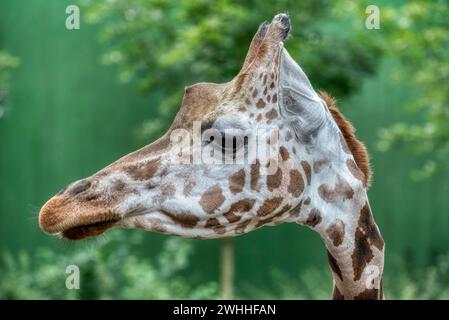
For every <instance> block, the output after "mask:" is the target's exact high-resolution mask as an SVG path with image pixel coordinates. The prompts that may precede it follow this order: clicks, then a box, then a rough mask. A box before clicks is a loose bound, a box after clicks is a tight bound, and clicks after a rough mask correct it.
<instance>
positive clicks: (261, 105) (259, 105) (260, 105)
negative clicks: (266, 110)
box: [256, 99, 265, 109]
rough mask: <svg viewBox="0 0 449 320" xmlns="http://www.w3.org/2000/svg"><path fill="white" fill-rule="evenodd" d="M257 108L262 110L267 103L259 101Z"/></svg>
mask: <svg viewBox="0 0 449 320" xmlns="http://www.w3.org/2000/svg"><path fill="white" fill-rule="evenodd" d="M256 107H257V108H259V109H262V108H263V107H265V101H263V100H262V99H259V100H258V101H257V103H256Z"/></svg>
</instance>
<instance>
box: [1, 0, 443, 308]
mask: <svg viewBox="0 0 449 320" xmlns="http://www.w3.org/2000/svg"><path fill="white" fill-rule="evenodd" d="M73 3H77V4H79V6H80V8H81V29H80V30H72V31H69V30H66V29H65V19H66V14H65V8H66V6H67V5H69V4H73ZM357 3H358V4H355V2H354V1H345V0H338V1H325V0H319V1H288V0H284V1H282V0H279V1H271V2H266V1H262V0H252V1H231V0H218V1H205V0H191V1H176V2H174V1H164V0H128V1H125V0H107V1H93V0H80V1H68V0H61V1H60V0H48V1H47V0H37V1H34V2H28V1H24V0H22V1H13V0H7V1H2V2H0V253H1V255H2V256H3V259H2V262H0V298H3V299H5V298H7V299H13V298H16V299H17V298H19V299H20V298H30V299H33V298H44V299H51V298H73V299H78V298H84V299H96V298H102V299H111V298H125V299H128V298H146V299H156V298H216V297H218V285H217V279H218V272H219V270H218V266H219V244H220V241H217V240H211V241H200V240H188V239H171V240H170V238H169V237H166V236H162V235H157V234H151V233H146V232H143V231H140V230H123V231H117V230H114V231H112V232H110V233H109V234H107V235H106V236H105V237H104V238H101V239H97V240H92V241H88V242H87V243H83V244H76V245H72V244H69V245H67V244H66V243H63V242H61V241H59V240H58V239H53V238H50V237H47V236H45V235H43V234H42V232H41V231H40V230H39V229H38V227H37V212H38V210H39V208H40V207H41V205H42V204H43V202H44V201H45V200H46V199H48V198H49V196H51V195H52V194H54V193H55V192H56V191H57V190H59V189H60V188H61V187H62V186H64V185H66V184H67V183H69V182H71V181H73V180H76V179H79V178H81V177H83V176H87V175H90V174H92V173H93V172H95V171H96V170H98V169H100V168H102V167H104V166H105V165H107V164H109V163H110V162H112V161H114V160H115V159H117V158H118V157H120V156H122V155H124V154H126V153H128V152H130V151H133V150H135V149H137V148H138V147H140V146H142V145H144V144H147V143H149V142H151V141H152V140H153V139H154V138H156V137H157V136H158V135H160V134H161V133H162V132H163V131H164V130H165V129H166V128H167V127H168V126H169V124H170V122H171V119H172V118H173V116H174V114H175V112H176V110H177V108H178V106H179V102H180V98H181V95H182V92H183V87H184V86H186V85H189V84H192V83H195V82H199V81H212V82H224V81H228V80H230V79H231V78H232V76H234V75H235V74H236V72H237V71H238V70H239V68H240V65H241V63H242V62H243V60H244V57H245V54H246V50H247V47H248V45H249V43H250V40H251V37H252V35H253V34H254V32H255V30H257V27H258V25H259V24H260V23H261V22H262V21H264V20H270V19H271V18H272V16H273V15H274V14H276V13H277V12H281V11H287V12H288V13H289V14H290V16H291V19H292V23H293V32H292V36H291V37H290V39H289V40H288V42H287V44H286V47H287V49H288V50H289V52H290V53H291V54H292V56H293V57H294V58H295V59H296V60H297V61H299V63H300V64H301V65H302V67H303V68H304V69H305V71H306V73H307V74H308V75H309V76H310V78H311V80H312V83H313V84H314V85H315V87H316V88H318V89H324V90H326V91H328V92H330V93H331V94H333V95H335V96H336V97H337V98H338V100H339V105H340V108H341V109H342V111H343V112H344V113H345V115H346V116H347V117H348V118H349V119H350V120H351V121H352V122H353V123H354V125H355V127H356V128H358V133H357V134H358V137H359V138H361V139H362V140H364V141H365V142H366V144H367V147H368V149H369V150H370V154H371V156H372V163H373V169H374V183H373V186H372V187H371V189H370V192H369V196H370V200H371V204H372V207H373V211H374V214H375V217H376V220H377V222H378V224H379V226H380V228H381V231H382V234H383V236H384V238H385V241H386V245H387V253H386V271H385V281H384V284H385V289H386V292H387V297H390V298H422V299H425V298H432V299H434V298H446V299H447V298H448V297H449V291H448V290H449V289H448V288H449V284H448V280H449V267H448V265H449V258H448V257H447V253H448V251H449V250H448V249H449V248H448V243H449V232H448V230H449V216H448V214H447V213H448V210H449V200H448V197H447V194H448V192H449V180H448V175H449V170H448V167H447V163H448V161H447V159H448V153H449V131H448V128H449V111H448V110H449V108H448V102H449V88H448V83H449V81H447V80H448V77H449V72H448V70H449V54H448V53H447V52H448V50H447V49H448V46H449V33H448V32H447V30H448V29H449V22H448V21H449V20H447V18H446V17H447V14H448V13H449V10H448V9H449V4H448V3H447V1H432V2H429V1H407V2H401V1H398V2H395V4H394V5H391V4H389V2H388V1H376V3H372V1H370V2H369V3H368V2H366V3H365V2H364V1H360V2H357ZM368 4H376V5H378V6H379V8H380V10H381V11H380V12H381V29H380V30H368V29H366V28H365V25H364V23H365V18H366V16H367V14H366V13H365V8H366V6H367V5H368ZM19 61H20V65H19V63H18V62H19ZM6 93H8V94H6ZM268 253H269V254H268ZM326 263H327V262H326V256H325V250H324V248H323V244H322V243H321V240H320V239H319V237H318V235H316V234H315V233H313V232H312V231H310V230H308V229H306V228H301V227H299V226H297V225H289V224H284V225H281V226H277V227H276V228H268V227H267V228H263V229H261V230H259V231H256V232H253V233H250V234H248V235H245V236H242V237H239V238H237V239H236V277H237V279H236V289H237V297H240V298H290V299H295V298H328V297H329V296H330V290H331V288H330V287H331V281H330V275H329V273H328V272H327V267H326ZM69 264H76V265H79V266H80V269H81V270H82V279H83V280H82V284H81V286H82V289H81V290H66V289H65V285H64V284H65V278H66V276H67V275H66V274H65V267H66V266H67V265H69Z"/></svg>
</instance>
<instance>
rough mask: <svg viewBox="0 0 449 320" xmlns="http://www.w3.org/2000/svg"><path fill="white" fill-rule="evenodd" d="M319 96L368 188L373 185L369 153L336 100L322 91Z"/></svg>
mask: <svg viewBox="0 0 449 320" xmlns="http://www.w3.org/2000/svg"><path fill="white" fill-rule="evenodd" d="M319 94H320V96H321V98H322V99H323V100H324V102H326V104H327V107H328V108H329V111H330V112H331V114H332V117H333V118H334V120H335V122H336V123H337V125H338V127H339V128H340V131H341V133H342V134H343V137H344V139H345V141H346V144H347V145H348V147H349V149H350V150H351V152H352V155H353V156H354V160H355V162H356V164H357V166H358V167H359V169H360V170H361V171H362V172H363V174H364V175H365V181H364V184H365V186H366V187H368V186H369V185H370V183H371V166H370V161H369V155H368V151H367V150H366V147H365V145H364V144H363V143H362V142H361V141H360V140H358V139H357V138H356V136H355V134H354V133H355V129H354V127H353V126H352V124H351V122H349V121H348V120H347V119H346V118H345V116H344V115H343V114H342V113H341V112H340V110H339V109H338V107H337V104H336V101H335V99H334V98H333V97H331V96H330V95H329V94H327V93H326V92H323V91H320V92H319Z"/></svg>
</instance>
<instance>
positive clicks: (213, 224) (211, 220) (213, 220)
mask: <svg viewBox="0 0 449 320" xmlns="http://www.w3.org/2000/svg"><path fill="white" fill-rule="evenodd" d="M219 225H220V222H219V221H218V219H216V218H209V219H207V221H206V225H205V226H204V227H205V228H213V227H216V226H219Z"/></svg>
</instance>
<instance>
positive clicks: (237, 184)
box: [229, 169, 245, 194]
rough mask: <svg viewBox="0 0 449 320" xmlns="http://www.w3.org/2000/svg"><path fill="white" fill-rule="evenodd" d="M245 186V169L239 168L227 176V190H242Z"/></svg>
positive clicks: (233, 192)
mask: <svg viewBox="0 0 449 320" xmlns="http://www.w3.org/2000/svg"><path fill="white" fill-rule="evenodd" d="M244 186H245V170H243V169H241V170H239V171H237V172H236V173H234V174H233V175H231V176H230V177H229V190H231V192H232V194H237V193H239V192H242V190H243V187H244Z"/></svg>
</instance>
